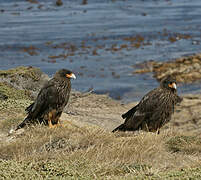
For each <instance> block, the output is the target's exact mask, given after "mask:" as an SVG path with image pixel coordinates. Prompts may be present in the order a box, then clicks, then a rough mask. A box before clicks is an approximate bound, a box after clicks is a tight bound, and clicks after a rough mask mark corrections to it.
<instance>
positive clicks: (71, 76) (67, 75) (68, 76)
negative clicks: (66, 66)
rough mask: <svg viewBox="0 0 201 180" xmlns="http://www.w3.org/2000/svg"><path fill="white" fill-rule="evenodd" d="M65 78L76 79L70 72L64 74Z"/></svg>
mask: <svg viewBox="0 0 201 180" xmlns="http://www.w3.org/2000/svg"><path fill="white" fill-rule="evenodd" d="M66 77H67V78H71V79H76V76H75V74H73V73H71V74H66Z"/></svg>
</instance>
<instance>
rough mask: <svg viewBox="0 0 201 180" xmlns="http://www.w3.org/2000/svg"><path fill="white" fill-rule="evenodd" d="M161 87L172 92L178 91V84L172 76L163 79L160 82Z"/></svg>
mask: <svg viewBox="0 0 201 180" xmlns="http://www.w3.org/2000/svg"><path fill="white" fill-rule="evenodd" d="M160 86H161V87H162V88H165V89H168V90H171V91H173V92H174V91H176V90H177V82H176V79H175V78H174V77H172V76H170V75H168V76H166V77H165V78H163V79H162V80H161V82H160Z"/></svg>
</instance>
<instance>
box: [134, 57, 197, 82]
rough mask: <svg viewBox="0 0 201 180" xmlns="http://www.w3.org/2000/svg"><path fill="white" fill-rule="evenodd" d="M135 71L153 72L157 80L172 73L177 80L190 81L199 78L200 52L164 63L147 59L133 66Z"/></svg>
mask: <svg viewBox="0 0 201 180" xmlns="http://www.w3.org/2000/svg"><path fill="white" fill-rule="evenodd" d="M134 68H135V71H134V72H133V73H134V74H135V73H147V72H153V74H154V77H155V78H156V79H157V80H161V79H162V78H163V77H165V76H167V75H169V74H172V75H174V76H175V77H176V79H177V82H181V83H191V82H194V81H196V80H200V79H201V54H196V55H192V56H188V57H181V58H178V59H175V60H171V61H168V62H165V63H162V62H156V61H148V62H145V63H141V64H138V65H135V66H134Z"/></svg>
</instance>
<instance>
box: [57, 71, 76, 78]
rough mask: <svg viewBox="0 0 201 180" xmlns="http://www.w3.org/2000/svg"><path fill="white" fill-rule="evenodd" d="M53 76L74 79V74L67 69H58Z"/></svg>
mask: <svg viewBox="0 0 201 180" xmlns="http://www.w3.org/2000/svg"><path fill="white" fill-rule="evenodd" d="M55 76H60V77H63V78H68V79H76V76H75V74H74V73H73V72H72V71H70V70H68V69H60V70H59V71H57V72H56V74H55Z"/></svg>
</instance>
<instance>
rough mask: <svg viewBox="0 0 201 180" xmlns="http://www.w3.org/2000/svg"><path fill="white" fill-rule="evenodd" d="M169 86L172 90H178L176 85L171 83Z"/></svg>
mask: <svg viewBox="0 0 201 180" xmlns="http://www.w3.org/2000/svg"><path fill="white" fill-rule="evenodd" d="M168 86H169V87H170V88H172V89H177V85H176V83H170V84H168Z"/></svg>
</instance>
